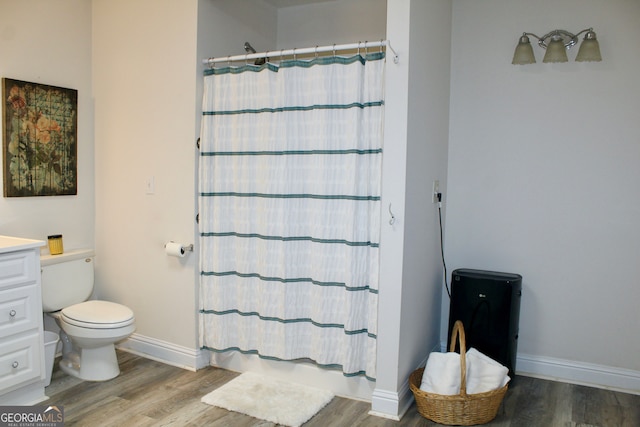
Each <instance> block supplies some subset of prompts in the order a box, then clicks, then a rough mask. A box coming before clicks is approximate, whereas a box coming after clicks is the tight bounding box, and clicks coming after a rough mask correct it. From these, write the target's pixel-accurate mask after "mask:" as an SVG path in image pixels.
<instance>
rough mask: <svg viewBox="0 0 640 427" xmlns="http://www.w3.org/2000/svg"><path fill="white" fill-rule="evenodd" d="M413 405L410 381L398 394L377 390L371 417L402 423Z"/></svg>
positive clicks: (370, 413) (372, 396)
mask: <svg viewBox="0 0 640 427" xmlns="http://www.w3.org/2000/svg"><path fill="white" fill-rule="evenodd" d="M412 403H413V394H412V393H411V390H410V389H409V381H408V380H407V381H405V382H404V383H403V384H402V387H400V390H399V391H398V392H392V391H387V390H380V389H375V390H374V391H373V394H372V395H371V411H369V415H375V416H376V417H381V418H388V419H391V420H395V421H400V419H401V418H402V417H403V416H404V414H405V413H406V412H407V411H408V410H409V407H410V406H411V404H412Z"/></svg>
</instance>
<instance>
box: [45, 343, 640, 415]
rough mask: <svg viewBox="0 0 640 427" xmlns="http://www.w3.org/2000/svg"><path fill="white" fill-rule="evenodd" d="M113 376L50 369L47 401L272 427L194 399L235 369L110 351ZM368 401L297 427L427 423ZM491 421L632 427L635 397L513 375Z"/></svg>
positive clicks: (639, 404) (91, 410)
mask: <svg viewBox="0 0 640 427" xmlns="http://www.w3.org/2000/svg"><path fill="white" fill-rule="evenodd" d="M118 360H119V362H120V369H121V374H120V375H119V376H118V377H117V378H114V379H112V380H110V381H105V382H89V381H81V380H78V379H77V378H73V377H70V376H68V375H66V374H65V373H64V372H62V371H61V370H59V369H58V367H57V364H56V365H55V367H54V373H53V376H52V380H51V385H50V386H49V387H47V389H46V392H47V395H48V396H50V399H49V400H48V401H47V402H44V403H46V404H50V405H61V406H63V407H64V413H65V426H81V427H85V426H87V427H101V426H105V427H111V426H122V427H129V426H131V427H146V426H172V427H173V426H175V427H183V426H194V427H195V426H207V427H209V426H211V427H275V426H276V425H275V424H273V423H271V422H268V421H263V420H258V419H255V418H252V417H249V416H246V415H242V414H239V413H236V412H230V411H227V410H226V409H222V408H217V407H214V406H210V405H206V404H204V403H202V402H200V398H201V397H202V396H204V395H205V394H207V393H209V392H211V391H212V390H215V389H216V388H218V387H220V386H221V385H223V384H225V383H227V382H228V381H230V380H231V379H233V378H235V377H236V376H237V375H238V373H235V372H230V371H226V370H223V369H218V368H214V367H208V368H206V369H202V370H200V371H198V372H191V371H187V370H183V369H180V368H176V367H173V366H168V365H165V364H163V363H160V362H156V361H153V360H149V359H145V358H143V357H139V356H135V355H133V354H130V353H126V352H120V351H119V352H118ZM369 410H370V404H369V403H367V402H361V401H357V400H350V399H344V398H340V397H336V398H334V399H333V400H332V401H331V402H330V403H329V404H328V405H327V406H326V407H325V408H323V409H322V410H321V411H320V412H319V413H318V414H317V415H316V416H315V417H313V418H312V419H311V420H309V421H308V422H307V423H306V424H305V425H304V427H358V426H362V427H365V426H366V427H429V426H437V425H439V424H436V423H433V422H431V421H429V420H427V419H425V418H423V417H422V416H421V415H420V414H419V413H418V412H417V409H416V405H415V404H413V405H412V406H411V408H410V409H409V410H408V412H407V413H406V414H405V416H404V417H403V418H402V420H401V421H399V422H398V421H393V420H388V419H384V418H379V417H374V416H372V415H369V414H368V412H369ZM486 425H488V426H493V427H498V426H499V427H594V426H597V427H638V426H640V396H639V395H633V394H626V393H619V392H614V391H610V390H602V389H596V388H590V387H585V386H579V385H572V384H565V383H560V382H554V381H547V380H541V379H534V378H528V377H521V376H516V378H515V379H514V380H513V381H512V383H511V385H510V387H509V391H508V392H507V395H506V396H505V399H504V401H503V403H502V405H501V407H500V410H499V411H498V415H497V416H496V418H495V419H494V420H493V421H492V422H490V423H488V424H486Z"/></svg>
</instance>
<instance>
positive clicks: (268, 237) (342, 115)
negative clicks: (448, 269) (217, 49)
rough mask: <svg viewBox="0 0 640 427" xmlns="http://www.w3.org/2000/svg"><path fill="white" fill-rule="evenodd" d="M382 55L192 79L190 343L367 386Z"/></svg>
mask: <svg viewBox="0 0 640 427" xmlns="http://www.w3.org/2000/svg"><path fill="white" fill-rule="evenodd" d="M383 70H384V52H378V53H375V54H368V53H367V54H365V55H360V54H359V53H358V54H357V55H355V56H351V57H340V56H335V54H334V56H332V57H317V56H316V57H315V58H313V59H311V60H297V59H295V58H294V60H287V61H281V62H280V64H279V65H275V64H272V63H266V64H264V65H262V66H256V65H246V64H245V65H242V66H239V67H231V66H226V67H222V68H215V69H209V70H206V71H205V77H204V79H205V82H204V84H205V88H204V97H203V117H202V130H201V147H200V158H199V174H200V177H199V198H198V202H199V213H200V222H199V224H200V225H199V228H200V251H201V252H200V316H199V317H200V344H201V347H202V348H203V349H208V350H211V351H214V352H227V351H238V352H241V353H245V354H256V355H258V356H259V357H261V358H265V359H272V360H287V361H304V362H311V363H315V364H316V365H318V366H321V367H326V368H332V369H340V370H342V372H343V375H345V376H365V377H366V378H368V379H371V380H373V379H375V377H376V334H377V307H378V247H379V236H380V186H381V184H380V180H381V156H382V122H383V120H382V119H383V105H384V101H383V86H384V79H383Z"/></svg>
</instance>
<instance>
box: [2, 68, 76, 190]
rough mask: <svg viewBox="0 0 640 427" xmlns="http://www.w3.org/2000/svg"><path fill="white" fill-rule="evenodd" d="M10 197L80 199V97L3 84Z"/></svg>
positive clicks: (52, 89) (12, 81) (6, 182)
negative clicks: (68, 197) (78, 153)
mask: <svg viewBox="0 0 640 427" xmlns="http://www.w3.org/2000/svg"><path fill="white" fill-rule="evenodd" d="M2 97H3V100H4V108H3V115H2V123H3V132H2V156H3V162H2V164H3V173H4V174H3V182H4V197H31V196H63V195H77V194H78V179H77V177H78V173H77V165H78V160H77V149H78V91H77V90H75V89H67V88H61V87H57V86H50V85H45V84H40V83H32V82H26V81H22V80H15V79H9V78H2Z"/></svg>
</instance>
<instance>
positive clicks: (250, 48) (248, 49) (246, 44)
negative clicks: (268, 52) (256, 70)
mask: <svg viewBox="0 0 640 427" xmlns="http://www.w3.org/2000/svg"><path fill="white" fill-rule="evenodd" d="M244 51H245V52H247V53H256V50H255V49H254V48H253V46H251V44H249V42H244Z"/></svg>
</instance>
